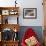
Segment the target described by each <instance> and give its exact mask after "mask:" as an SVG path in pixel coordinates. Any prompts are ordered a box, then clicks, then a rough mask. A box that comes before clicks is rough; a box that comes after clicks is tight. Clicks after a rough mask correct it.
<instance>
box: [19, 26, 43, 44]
mask: <svg viewBox="0 0 46 46" xmlns="http://www.w3.org/2000/svg"><path fill="white" fill-rule="evenodd" d="M28 28H32V29H33V30H34V31H35V32H36V33H37V36H38V39H39V41H40V42H41V43H42V42H43V30H42V27H41V26H21V27H20V31H19V39H20V41H21V40H22V38H23V35H24V33H25V31H26V29H28Z"/></svg>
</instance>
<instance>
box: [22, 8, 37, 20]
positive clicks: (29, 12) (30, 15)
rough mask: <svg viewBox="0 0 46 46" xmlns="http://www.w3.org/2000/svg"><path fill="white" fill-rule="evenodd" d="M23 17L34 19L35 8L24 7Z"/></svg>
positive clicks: (35, 15)
mask: <svg viewBox="0 0 46 46" xmlns="http://www.w3.org/2000/svg"><path fill="white" fill-rule="evenodd" d="M23 18H25V19H36V18H37V8H24V9H23Z"/></svg>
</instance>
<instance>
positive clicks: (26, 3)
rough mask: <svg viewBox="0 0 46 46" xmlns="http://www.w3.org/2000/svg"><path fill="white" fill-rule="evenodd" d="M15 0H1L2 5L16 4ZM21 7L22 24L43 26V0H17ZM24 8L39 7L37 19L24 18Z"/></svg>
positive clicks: (20, 22)
mask: <svg viewBox="0 0 46 46" xmlns="http://www.w3.org/2000/svg"><path fill="white" fill-rule="evenodd" d="M14 1H15V0H9V1H8V0H0V6H2V7H4V6H5V7H7V6H8V7H9V6H15V3H14ZM17 3H18V4H17V6H19V7H20V9H19V15H20V16H19V24H20V25H21V26H43V6H42V0H17ZM23 8H37V19H23ZM27 21H28V22H27Z"/></svg>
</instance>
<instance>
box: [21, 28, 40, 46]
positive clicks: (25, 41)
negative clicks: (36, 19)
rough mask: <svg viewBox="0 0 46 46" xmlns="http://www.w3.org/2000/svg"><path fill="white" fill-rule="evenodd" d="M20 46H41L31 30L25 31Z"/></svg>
mask: <svg viewBox="0 0 46 46" xmlns="http://www.w3.org/2000/svg"><path fill="white" fill-rule="evenodd" d="M33 40H34V41H33ZM30 41H31V42H30ZM21 46H41V44H40V43H39V41H38V39H37V35H36V33H35V32H34V30H33V29H32V28H28V29H27V30H26V32H25V34H24V37H23V38H22V42H21Z"/></svg>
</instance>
